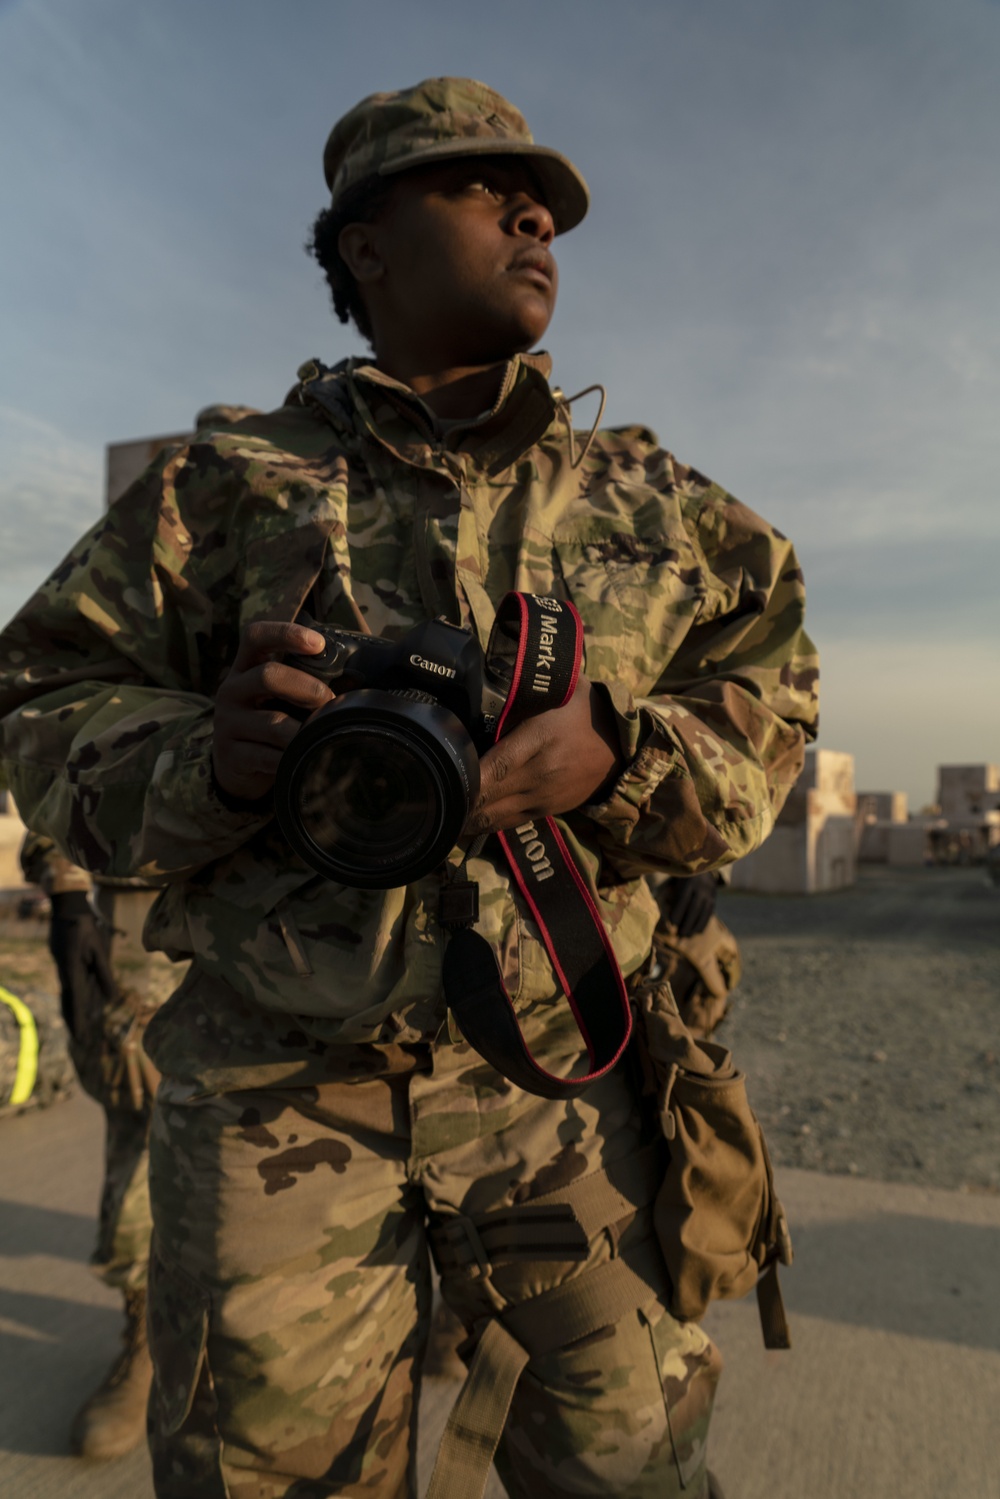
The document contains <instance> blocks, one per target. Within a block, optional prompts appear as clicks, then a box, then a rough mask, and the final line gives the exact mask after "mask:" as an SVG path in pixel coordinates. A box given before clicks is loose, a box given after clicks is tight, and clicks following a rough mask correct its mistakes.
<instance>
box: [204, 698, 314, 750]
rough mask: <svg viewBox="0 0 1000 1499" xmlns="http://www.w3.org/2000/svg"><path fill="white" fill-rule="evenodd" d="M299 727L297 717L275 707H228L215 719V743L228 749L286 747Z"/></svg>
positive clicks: (278, 748) (281, 748)
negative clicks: (238, 747)
mask: <svg viewBox="0 0 1000 1499" xmlns="http://www.w3.org/2000/svg"><path fill="white" fill-rule="evenodd" d="M301 727H302V725H301V724H300V722H299V720H298V719H297V718H293V717H291V716H290V715H289V714H287V713H282V712H281V711H280V710H278V709H266V708H255V709H242V710H232V711H230V712H229V713H227V714H225V715H224V716H223V715H220V717H219V719H217V721H216V732H215V738H216V743H217V744H221V745H224V746H225V747H226V749H227V752H228V751H229V750H232V749H235V748H236V747H237V746H238V745H258V746H266V747H267V748H269V749H276V750H278V751H281V750H284V749H287V748H288V746H289V745H290V744H291V742H292V740H293V739H294V738H295V736H296V734H297V733H298V732H299V729H300V728H301Z"/></svg>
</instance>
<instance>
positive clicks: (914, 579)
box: [0, 0, 1000, 807]
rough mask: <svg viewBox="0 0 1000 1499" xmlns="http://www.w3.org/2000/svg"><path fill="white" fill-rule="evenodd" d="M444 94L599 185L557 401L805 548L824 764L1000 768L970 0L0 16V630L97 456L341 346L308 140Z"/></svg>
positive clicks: (994, 58)
mask: <svg viewBox="0 0 1000 1499" xmlns="http://www.w3.org/2000/svg"><path fill="white" fill-rule="evenodd" d="M441 73H452V74H464V75H470V76H473V77H478V78H482V79H484V80H485V81H487V82H488V83H490V84H491V85H493V86H494V87H496V88H498V89H500V91H501V92H503V93H504V94H506V95H507V96H508V97H509V98H511V99H512V100H513V101H514V102H515V103H516V104H517V105H518V106H519V107H520V108H521V109H522V110H523V111H524V113H525V114H526V115H527V117H528V120H529V122H530V124H531V127H532V129H533V131H534V134H535V137H536V139H538V140H540V141H541V142H543V143H544V144H547V145H552V146H554V147H556V148H557V149H560V150H562V151H563V152H565V154H567V155H569V156H571V157H572V159H573V161H574V162H575V163H576V164H577V165H578V166H579V167H580V169H581V170H582V171H583V173H584V175H585V176H586V177H587V179H588V181H589V183H590V187H591V191H592V194H593V207H592V210H591V213H590V215H589V216H588V218H587V219H586V220H585V222H584V224H583V225H582V226H581V227H580V228H579V229H577V230H575V231H573V232H572V233H571V234H569V235H567V236H566V237H565V238H564V239H562V238H561V239H559V240H557V242H556V246H555V249H556V254H557V258H558V260H559V264H560V273H561V290H560V301H559V307H558V308H557V311H556V316H555V318H554V320H553V323H552V326H551V328H550V330H549V332H548V334H547V336H546V339H545V346H546V347H547V348H549V349H550V351H551V352H552V354H553V356H554V360H555V369H554V379H555V381H556V382H557V383H558V384H559V385H560V386H562V388H563V389H565V390H567V391H570V392H572V391H574V390H577V389H579V388H580V387H582V386H586V385H589V384H591V383H592V382H593V381H595V380H599V381H601V382H602V383H603V384H604V385H606V386H607V389H608V411H607V417H606V420H607V421H608V422H610V423H611V424H615V423H622V422H632V421H642V422H645V423H646V424H648V425H649V426H651V427H652V428H653V429H654V430H655V431H656V432H657V434H658V435H659V438H660V440H661V441H662V442H663V444H664V445H665V446H666V447H668V448H669V449H670V450H671V451H672V452H674V453H676V454H677V455H678V457H679V458H681V459H682V460H683V461H684V462H687V463H690V464H693V465H695V466H696V467H697V468H699V469H700V470H702V471H703V472H705V473H707V474H709V475H711V477H712V478H714V479H716V480H718V482H719V483H721V484H723V485H725V486H726V488H728V489H730V490H731V491H732V492H733V493H734V494H736V495H737V496H738V497H739V498H740V499H741V500H743V501H744V502H745V503H746V504H748V505H750V506H751V507H752V508H753V509H755V510H758V511H759V512H760V513H761V514H763V515H764V516H766V517H767V519H768V520H770V521H772V522H773V523H774V524H775V525H777V526H779V527H780V529H781V530H783V531H785V532H786V533H787V534H788V535H790V536H791V537H792V538H793V540H794V541H795V543H796V546H797V549H798V551H799V554H800V557H801V560H802V564H803V568H804V571H805V576H806V583H807V590H808V598H809V610H808V612H809V625H810V630H811V633H812V634H813V636H814V638H815V640H816V642H817V644H818V645H819V648H820V654H821V660H822V688H821V701H822V715H821V716H822V724H821V735H820V741H819V742H820V745H821V746H825V747H827V748H830V749H835V750H849V751H851V752H852V753H853V754H854V755H855V757H856V773H857V783H858V786H859V788H861V789H901V790H905V791H907V792H908V794H909V796H910V801H911V806H915V807H919V806H920V805H922V804H924V803H926V802H927V801H929V800H931V799H932V797H933V794H934V780H935V767H936V765H937V764H939V763H956V762H980V761H984V760H991V761H1000V692H998V687H1000V672H998V667H997V641H998V638H1000V606H998V602H997V599H998V588H997V579H998V574H1000V507H998V505H997V502H996V498H995V495H996V489H997V480H998V476H1000V296H998V290H1000V288H998V284H997V283H998V280H1000V249H998V247H1000V183H998V171H997V163H998V161H1000V89H998V86H997V79H998V77H1000V3H997V0H948V3H947V4H942V3H941V0H825V3H824V4H823V5H803V4H802V3H801V0H755V3H754V4H753V5H750V4H747V3H746V0H618V3H616V4H615V5H613V6H612V5H608V4H607V3H606V0H504V3H503V4H502V5H498V4H496V3H495V0H493V3H489V4H486V3H480V0H419V3H417V0H379V3H378V4H371V5H360V4H358V3H357V0H144V3H143V4H142V5H136V4H135V3H134V0H0V137H2V139H3V141H4V148H3V152H2V154H0V216H2V217H0V222H2V231H0V329H2V343H3V358H2V359H0V613H2V614H3V616H4V617H5V618H6V617H9V616H10V615H11V614H12V613H13V612H14V611H15V609H16V608H17V607H18V606H19V605H20V603H21V602H23V600H24V599H25V598H26V597H27V596H28V594H29V593H30V592H31V590H32V589H33V587H34V586H35V585H36V584H37V583H38V582H40V581H41V579H42V578H43V577H44V576H45V575H46V574H47V573H48V571H49V570H50V569H51V568H52V567H53V566H54V565H55V564H56V563H57V562H58V561H59V560H60V558H61V557H62V556H63V554H64V553H65V552H66V550H67V549H68V548H69V546H70V545H71V544H72V542H73V540H74V539H75V538H76V537H77V536H78V535H79V534H80V533H81V532H82V531H83V530H84V529H85V528H86V527H87V526H88V525H89V524H90V523H91V522H92V521H93V520H94V519H95V518H96V517H97V515H98V513H99V511H100V507H101V503H102V493H103V482H104V480H103V471H104V447H105V444H106V443H108V442H111V441H119V440H123V439H128V438H133V437H143V436H148V435H151V434H154V433H159V432H173V431H178V430H184V429H185V428H187V427H189V426H190V425H191V422H192V419H193V417H194V414H195V412H196V411H197V410H198V409H199V407H201V406H203V405H206V404H208V403H209V402H214V401H231V402H237V403H242V404H248V405H255V406H261V407H270V406H272V405H276V404H278V403H279V402H280V400H281V399H282V396H283V395H284V392H285V390H286V389H287V388H288V386H289V385H290V384H291V383H292V381H293V379H294V376H295V370H296V368H297V367H298V365H299V364H301V363H302V361H303V360H304V359H305V358H306V357H309V356H314V355H319V356H320V357H321V358H323V359H324V360H325V361H326V362H328V363H330V362H333V361H335V360H336V359H339V358H341V357H343V356H344V355H345V354H350V353H359V352H362V350H363V346H362V345H361V343H360V340H359V339H358V336H357V335H356V334H355V333H353V331H350V330H348V329H346V328H344V327H342V325H341V324H339V323H338V322H336V320H335V319H334V318H333V316H332V313H331V312H330V309H329V302H328V298H327V293H326V289H325V285H324V283H323V280H322V276H321V273H320V272H319V269H318V267H316V265H315V263H314V262H313V261H311V260H309V259H308V258H307V257H306V256H305V255H304V253H303V250H302V246H303V243H304V241H305V239H306V236H307V234H308V229H309V225H310V223H311V221H312V219H313V218H314V217H315V214H316V213H317V211H318V210H319V209H320V208H321V207H322V206H324V202H325V194H326V189H325V185H324V182H323V176H322V164H321V163H322V149H323V143H324V141H325V138H326V135H327V133H328V131H329V129H330V127H331V125H332V124H333V122H334V121H335V120H336V119H337V117H338V116H339V115H340V114H342V113H343V112H344V111H345V110H346V109H348V108H349V107H350V106H351V105H353V104H354V103H355V102H356V101H357V100H358V99H359V98H360V97H361V96H362V95H364V94H367V93H370V92H372V91H374V90H376V89H386V88H398V87H402V86H405V85H407V84H411V83H414V82H416V81H418V80H419V79H420V78H424V77H428V76H431V75H435V74H441ZM583 404H584V403H581V407H579V408H577V410H578V413H580V415H579V416H578V419H579V420H580V421H581V422H582V406H583Z"/></svg>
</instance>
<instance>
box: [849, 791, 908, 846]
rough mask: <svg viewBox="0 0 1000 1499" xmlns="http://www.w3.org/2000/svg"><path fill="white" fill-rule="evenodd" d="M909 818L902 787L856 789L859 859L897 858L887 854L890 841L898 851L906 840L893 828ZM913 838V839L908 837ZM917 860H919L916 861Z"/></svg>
mask: <svg viewBox="0 0 1000 1499" xmlns="http://www.w3.org/2000/svg"><path fill="white" fill-rule="evenodd" d="M907 820H908V810H907V796H906V792H905V791H859V792H858V862H859V863H861V864H889V863H896V862H898V859H897V858H895V857H893V858H890V852H889V849H890V845H893V846H894V847H895V848H896V849H897V851H898V850H899V849H901V848H902V847H903V846H904V845H905V846H909V845H907V844H906V836H905V835H898V834H897V833H896V829H897V828H900V827H905V826H906V825H907ZM910 841H911V842H912V839H911V840H910ZM917 862H918V863H919V862H921V861H919V860H918V861H917Z"/></svg>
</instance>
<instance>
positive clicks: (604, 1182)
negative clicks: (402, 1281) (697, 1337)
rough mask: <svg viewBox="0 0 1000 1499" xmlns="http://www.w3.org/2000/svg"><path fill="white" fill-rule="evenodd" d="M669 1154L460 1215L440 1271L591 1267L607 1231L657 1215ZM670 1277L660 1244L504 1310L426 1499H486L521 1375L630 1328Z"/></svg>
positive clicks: (485, 1335)
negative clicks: (565, 1264) (606, 1332)
mask: <svg viewBox="0 0 1000 1499" xmlns="http://www.w3.org/2000/svg"><path fill="white" fill-rule="evenodd" d="M662 1150H663V1145H662V1142H661V1141H659V1140H654V1141H653V1142H652V1143H651V1144H649V1145H647V1146H645V1147H644V1148H643V1149H642V1150H639V1151H636V1152H635V1153H634V1154H633V1155H631V1156H628V1157H625V1158H624V1159H623V1160H621V1161H618V1162H616V1163H615V1164H613V1165H612V1166H609V1167H608V1168H607V1169H606V1170H600V1171H594V1172H591V1173H590V1175H588V1176H584V1177H581V1178H580V1179H579V1180H577V1181H575V1182H571V1183H570V1184H569V1185H568V1186H565V1187H560V1188H557V1189H556V1190H555V1191H553V1192H548V1193H545V1194H544V1195H543V1196H541V1197H535V1198H532V1200H531V1201H530V1202H526V1203H521V1204H518V1205H516V1206H513V1207H510V1208H500V1209H497V1210H496V1211H494V1212H491V1213H479V1214H475V1215H471V1216H466V1215H465V1214H460V1213H457V1214H455V1215H453V1216H452V1217H449V1218H447V1219H445V1220H444V1222H443V1223H441V1224H440V1225H438V1226H437V1227H435V1228H433V1229H432V1230H431V1234H430V1238H431V1245H432V1248H433V1251H434V1258H435V1260H436V1262H437V1266H438V1269H439V1270H440V1272H441V1275H442V1277H443V1278H444V1279H446V1280H447V1279H448V1277H449V1276H469V1277H472V1278H474V1279H479V1278H487V1277H489V1275H490V1272H491V1270H492V1267H493V1265H494V1264H495V1263H499V1262H501V1261H505V1260H506V1261H516V1260H518V1259H523V1260H525V1261H526V1262H533V1261H535V1262H536V1261H538V1260H543V1259H555V1260H569V1261H572V1260H585V1259H586V1258H587V1256H588V1255H589V1253H590V1244H591V1241H592V1240H593V1239H594V1238H595V1237H596V1236H597V1234H599V1233H600V1232H601V1231H602V1230H603V1229H607V1228H611V1227H612V1225H614V1224H616V1223H618V1222H620V1221H621V1219H623V1218H626V1217H628V1216H629V1215H630V1214H631V1213H634V1212H637V1211H638V1210H639V1209H641V1208H644V1207H648V1206H649V1204H650V1203H651V1202H652V1200H653V1198H654V1196H655V1195H656V1190H657V1187H658V1185H659V1182H660V1179H661V1176H662V1170H661V1155H662ZM664 1281H665V1269H664V1265H663V1258H662V1256H661V1254H660V1250H659V1246H658V1245H657V1243H656V1242H655V1240H653V1239H648V1240H646V1241H644V1242H643V1243H642V1244H639V1245H636V1246H634V1247H631V1248H629V1249H628V1250H626V1251H625V1252H624V1253H623V1254H621V1255H618V1256H617V1257H616V1258H614V1259H611V1260H607V1261H605V1262H604V1263H603V1264H600V1265H595V1266H594V1267H593V1268H592V1269H586V1270H583V1271H582V1272H581V1273H580V1274H579V1275H577V1276H575V1277H574V1278H573V1279H572V1280H568V1281H564V1282H563V1284H562V1285H558V1286H555V1287H553V1288H552V1290H549V1291H543V1292H541V1293H540V1294H539V1295H537V1296H531V1297H529V1298H528V1299H527V1300H525V1301H520V1302H517V1303H516V1304H514V1305H512V1306H507V1307H504V1308H503V1309H502V1310H498V1311H497V1312H496V1313H494V1314H493V1315H492V1316H490V1317H486V1318H485V1319H484V1320H483V1322H482V1323H481V1324H479V1327H478V1328H477V1331H478V1334H479V1336H478V1342H477V1344H476V1349H475V1353H474V1354H473V1356H472V1362H471V1363H470V1365H469V1373H468V1377H467V1379H466V1381H465V1384H464V1385H463V1387H462V1391H461V1394H460V1395H459V1397H458V1400H457V1401H456V1403H455V1406H454V1408H453V1410H452V1413H451V1416H450V1417H449V1420H448V1424H447V1426H446V1428H445V1434H444V1437H443V1439H442V1442H441V1447H440V1450H439V1452H438V1457H437V1462H436V1463H435V1466H434V1473H433V1476H432V1478H431V1485H430V1488H429V1489H428V1491H427V1499H453V1496H454V1495H456V1494H461V1496H462V1499H481V1496H482V1493H483V1489H484V1488H485V1486H486V1479H487V1477H488V1475H489V1470H490V1463H491V1462H492V1461H493V1454H494V1453H495V1452H496V1449H497V1444H498V1442H499V1441H500V1437H501V1434H502V1432H503V1428H504V1423H505V1422H506V1420H507V1414H508V1412H509V1410H510V1403H511V1401H512V1399H513V1398H514V1391H515V1389H516V1388H517V1382H518V1380H519V1379H520V1377H521V1374H522V1372H523V1371H524V1369H525V1368H526V1366H527V1365H528V1363H529V1362H530V1361H531V1359H533V1358H535V1357H539V1356H541V1355H543V1354H546V1353H552V1352H554V1351H555V1350H556V1349H558V1348H564V1347H566V1346H567V1345H568V1344H570V1343H575V1342H576V1341H577V1340H578V1339H580V1338H585V1337H589V1336H590V1335H591V1334H592V1333H595V1332H599V1331H600V1330H601V1329H602V1328H604V1327H611V1326H613V1325H614V1323H616V1322H619V1321H621V1319H622V1317H624V1316H627V1315H628V1313H629V1312H633V1311H637V1310H638V1309H639V1308H640V1307H642V1306H645V1305H647V1304H648V1303H649V1302H650V1301H653V1300H654V1299H655V1298H656V1297H658V1296H661V1295H662V1294H663V1288H664Z"/></svg>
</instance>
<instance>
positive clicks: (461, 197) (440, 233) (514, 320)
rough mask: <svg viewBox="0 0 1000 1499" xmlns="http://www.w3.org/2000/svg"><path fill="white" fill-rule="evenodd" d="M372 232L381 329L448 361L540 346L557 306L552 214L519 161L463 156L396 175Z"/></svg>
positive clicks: (472, 360)
mask: <svg viewBox="0 0 1000 1499" xmlns="http://www.w3.org/2000/svg"><path fill="white" fill-rule="evenodd" d="M371 228H372V230H373V233H374V242H373V247H374V248H376V250H377V254H378V257H379V263H380V267H381V274H380V276H379V278H378V279H377V280H376V282H375V283H373V284H372V286H371V287H370V288H369V290H370V291H371V292H372V293H373V294H374V296H375V299H376V300H374V301H372V302H370V304H369V305H370V306H371V308H372V311H373V321H374V323H375V329H376V346H377V344H378V341H379V335H380V334H382V333H383V332H384V331H387V332H388V334H389V336H390V338H392V339H394V340H397V341H398V339H399V338H400V337H402V338H404V339H405V341H406V342H407V343H408V344H409V345H410V347H411V348H412V349H413V350H414V351H416V350H417V349H421V350H423V351H425V352H426V353H427V354H428V355H429V356H431V357H433V358H438V359H444V360H446V361H450V362H452V363H455V364H480V363H486V362H490V361H493V360H499V359H506V358H509V357H510V356H511V355H512V354H514V353H517V352H519V351H521V350H524V349H529V348H531V346H532V345H533V344H535V343H537V342H538V340H539V339H540V338H541V337H542V335H543V334H544V332H545V330H546V328H547V327H548V325H549V321H550V319H551V317H552V313H553V311H554V309H555V304H556V292H557V289H558V273H557V270H556V263H555V260H554V259H553V257H552V252H551V244H552V240H553V238H554V237H555V228H554V226H553V222H552V215H551V214H550V212H549V210H548V208H547V207H546V206H545V203H544V202H543V200H542V196H541V192H540V190H539V188H538V186H537V185H536V182H535V179H534V176H533V174H532V173H531V169H530V167H529V166H527V165H526V164H525V163H523V162H520V161H518V160H517V158H512V157H507V158H499V159H497V158H494V159H493V160H483V161H475V160H471V161H470V160H462V161H457V162H453V163H449V164H447V165H442V166H440V167H433V168H426V169H417V170H414V171H412V172H408V173H406V174H405V175H404V176H403V177H401V178H400V180H399V183H398V185H397V187H396V190H395V192H394V193H393V196H392V199H391V201H390V204H389V207H388V209H387V211H386V212H385V214H384V215H383V217H382V218H381V219H380V220H379V222H378V223H377V224H375V225H373V226H371Z"/></svg>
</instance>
